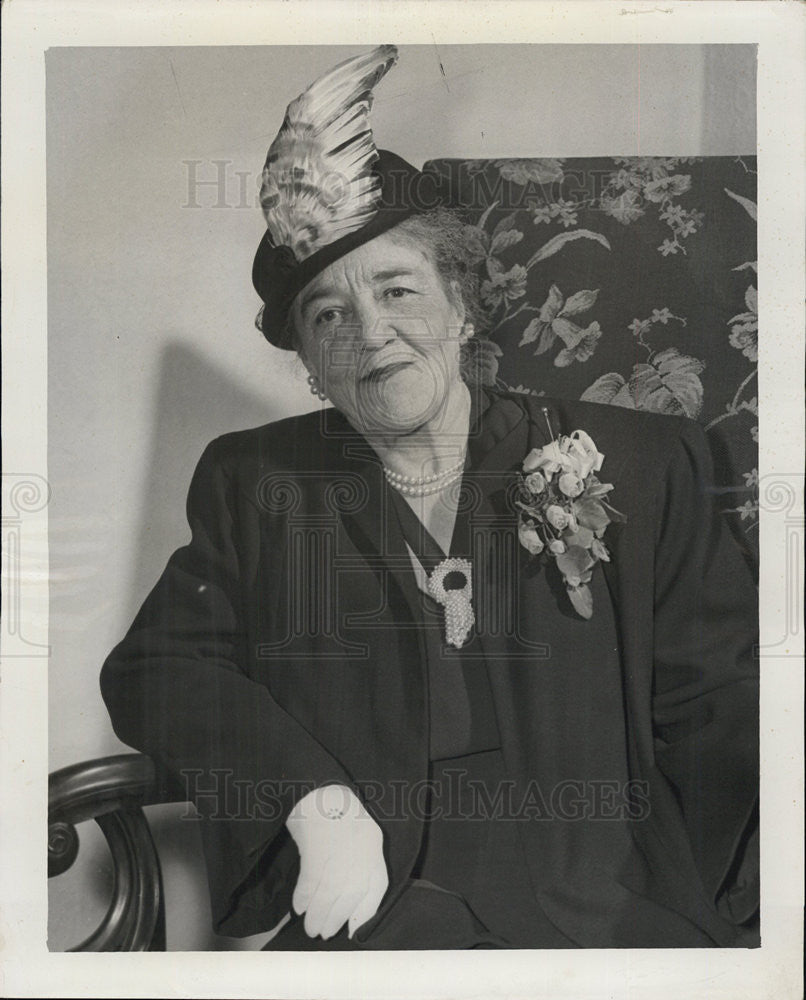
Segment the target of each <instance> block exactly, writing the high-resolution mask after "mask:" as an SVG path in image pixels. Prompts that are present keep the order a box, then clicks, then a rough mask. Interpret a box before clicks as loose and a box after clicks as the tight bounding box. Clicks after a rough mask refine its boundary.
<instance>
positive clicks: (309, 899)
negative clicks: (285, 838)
mask: <svg viewBox="0 0 806 1000" xmlns="http://www.w3.org/2000/svg"><path fill="white" fill-rule="evenodd" d="M286 826H287V827H288V831H289V833H290V834H291V836H292V837H293V838H294V841H295V843H296V845H297V849H298V850H299V856H300V871H299V878H298V879H297V885H296V888H295V890H294V896H293V898H292V901H291V905H292V906H293V907H294V910H295V912H297V913H304V914H305V923H304V926H305V933H306V934H307V935H308V936H309V937H316V935H317V934H321V935H322V938H323V939H324V940H327V939H328V938H330V937H332V936H333V935H334V934H336V933H337V932H338V931H339V930H340V929H341V928H342V926H343V925H344V923H345V921H349V926H348V930H349V936H350V937H351V938H352V936H353V933H354V932H355V930H356V929H357V928H358V927H360V926H361V925H362V924H363V923H366V921H367V920H369V919H370V917H372V916H374V915H375V913H376V912H377V910H378V907H379V906H380V904H381V900H382V899H383V896H384V893H385V892H386V890H387V888H388V886H389V876H388V875H387V872H386V862H385V861H384V857H383V833H382V831H381V828H380V827H379V826H378V824H377V823H376V822H375V820H374V819H373V818H372V817H371V816H370V814H369V813H368V812H367V811H366V809H365V808H364V806H363V805H362V804H361V800H360V799H359V798H358V797H357V796H356V795H355V793H354V792H353V791H352V790H351V789H349V788H347V787H346V786H345V785H325V786H324V787H323V788H315V789H314V790H313V791H312V792H309V793H308V794H307V795H305V796H304V797H303V798H301V799H300V800H299V802H297V804H296V805H295V806H294V808H293V809H292V810H291V813H290V814H289V816H288V819H287V820H286Z"/></svg>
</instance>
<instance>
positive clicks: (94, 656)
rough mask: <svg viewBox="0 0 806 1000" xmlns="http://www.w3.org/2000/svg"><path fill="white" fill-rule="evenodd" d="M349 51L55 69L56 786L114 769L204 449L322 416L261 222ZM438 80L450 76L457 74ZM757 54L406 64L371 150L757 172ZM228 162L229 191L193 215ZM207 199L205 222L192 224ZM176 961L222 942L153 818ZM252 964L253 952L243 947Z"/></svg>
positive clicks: (57, 933)
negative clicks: (717, 159) (116, 698)
mask: <svg viewBox="0 0 806 1000" xmlns="http://www.w3.org/2000/svg"><path fill="white" fill-rule="evenodd" d="M354 51H356V50H355V49H353V48H350V47H327V46H317V47H299V48H296V47H295V48H275V49H267V48H251V47H243V48H220V49H216V48H195V47H194V48H160V49H157V48H149V49H132V48H130V49H125V48H109V49H92V48H89V49H51V50H50V51H49V52H48V54H47V61H46V68H47V92H48V136H47V139H48V193H47V194H48V267H49V294H48V316H49V359H48V366H49V391H48V406H49V480H50V483H51V487H52V501H51V504H50V532H51V537H50V559H51V610H50V642H51V646H52V656H51V662H50V727H51V728H50V732H51V739H50V752H51V766H52V767H53V768H57V767H62V766H65V765H66V764H70V763H74V762H76V761H79V760H82V759H85V758H89V757H93V756H98V755H102V754H108V753H114V752H118V751H121V750H123V749H124V748H123V747H122V746H121V744H119V743H118V741H117V740H116V739H115V737H114V735H113V733H112V730H111V726H110V724H109V721H108V718H107V715H106V711H105V709H104V706H103V703H102V701H101V698H100V694H99V691H98V671H99V668H100V665H101V663H102V662H103V659H104V657H105V656H106V654H107V653H108V651H109V650H110V649H111V647H112V646H113V645H114V643H115V642H116V641H117V640H118V639H119V638H120V637H121V636H122V635H123V633H124V631H125V629H126V628H127V626H128V624H129V623H130V621H131V619H132V617H133V616H134V614H135V612H136V610H137V608H138V607H139V604H140V602H141V601H142V600H143V598H144V597H145V596H146V594H147V592H148V590H149V588H150V586H151V585H152V584H153V582H154V581H155V579H156V577H157V576H158V574H159V572H160V570H161V568H162V566H163V564H164V562H165V560H166V558H167V556H168V555H169V554H170V552H171V551H172V550H173V549H174V548H176V547H177V546H178V545H180V544H183V543H184V541H185V540H186V537H187V530H186V526H185V522H184V500H185V493H186V490H187V486H188V483H189V480H190V475H191V473H192V471H193V467H194V465H195V463H196V460H197V458H198V456H199V454H200V453H201V450H202V448H203V446H204V445H205V444H206V442H207V441H209V440H210V439H211V438H212V437H214V436H215V435H217V434H220V433H222V432H224V431H228V430H233V429H237V428H240V427H246V426H250V425H253V424H257V423H262V422H264V421H267V420H272V419H275V418H278V417H280V416H284V415H287V414H288V413H291V412H301V411H302V410H304V409H307V408H310V406H311V396H310V395H309V394H308V392H307V386H306V384H305V381H304V378H303V377H302V375H301V374H300V372H299V370H298V369H297V367H296V366H295V364H294V363H293V361H292V360H290V359H289V358H288V357H287V356H286V355H285V354H283V353H282V352H278V351H275V350H274V349H272V348H270V347H268V346H267V345H266V344H265V342H264V341H263V340H262V338H261V337H260V335H259V334H258V333H257V331H256V330H255V329H254V326H253V319H254V315H255V312H256V310H257V306H258V304H259V303H258V301H257V298H256V296H255V293H254V292H253V290H252V287H251V281H250V273H251V262H252V256H253V253H254V249H255V247H256V245H257V242H258V240H259V238H260V236H261V233H262V227H261V222H262V219H261V216H260V212H259V210H257V209H256V208H255V207H254V204H247V205H244V204H239V203H240V202H241V201H242V199H241V197H240V192H239V184H240V183H241V182H240V180H239V178H238V176H237V172H238V171H240V172H245V174H246V176H245V178H244V180H245V183H246V190H247V191H248V194H249V199H247V200H248V201H253V199H254V193H255V183H256V178H257V175H258V174H259V170H260V168H261V166H262V163H263V158H264V156H265V152H266V149H267V147H268V145H269V143H270V142H271V140H272V138H273V137H274V135H275V133H276V131H277V129H278V127H279V125H280V122H281V120H282V117H283V113H284V110H285V106H286V104H287V103H288V101H289V100H290V99H292V98H293V97H294V96H296V94H297V93H299V92H300V91H301V90H302V89H304V87H305V86H307V84H308V83H309V82H310V81H311V80H312V79H314V78H315V77H316V76H317V75H319V74H320V73H321V72H323V71H324V70H325V69H327V68H329V67H330V66H332V65H333V64H335V63H336V62H338V61H340V60H341V59H343V58H346V57H347V56H349V55H352V54H353V53H354ZM440 62H441V64H442V68H443V69H444V75H443V72H442V71H441V69H440ZM754 87H755V49H754V48H753V47H750V46H680V45H674V46H671V45H670V46H641V47H638V46H624V45H613V46H608V45H599V46H575V45H557V46H528V45H523V46H521V45H509V46H500V45H489V46H479V45H474V46H439V48H438V49H437V48H436V47H434V46H411V47H403V48H401V52H400V61H399V63H398V65H397V66H396V67H395V69H394V70H393V71H392V72H391V73H390V75H389V76H388V77H387V78H386V79H385V80H384V81H383V83H382V84H381V85H380V86H379V88H378V92H377V97H376V103H375V108H374V112H373V122H374V130H375V135H376V141H377V142H378V144H379V145H381V146H385V147H388V148H390V149H393V150H395V151H396V152H398V153H399V154H401V155H403V156H404V157H405V158H406V159H408V160H410V161H412V162H413V163H415V164H417V165H420V164H421V163H422V162H423V161H424V160H425V159H428V158H430V157H434V156H456V157H465V156H470V157H487V156H585V155H653V154H656V155H661V154H665V155H677V156H694V155H708V154H713V155H717V154H719V155H727V154H752V153H753V152H754V151H755V110H754ZM186 160H196V161H200V165H199V166H198V168H197V176H198V178H199V179H210V178H214V177H215V176H216V169H217V168H216V167H215V166H214V165H213V161H215V160H225V161H227V167H226V175H225V176H226V178H227V189H226V192H225V198H224V199H223V200H224V203H225V204H224V207H219V208H215V207H213V205H214V204H215V202H216V200H217V192H216V190H215V189H214V188H211V187H202V188H199V189H198V190H197V192H196V195H195V199H194V198H191V199H189V191H188V167H187V166H186V165H185V164H184V163H183V161H186ZM189 200H191V201H193V200H195V202H196V203H197V204H198V205H199V206H201V207H198V208H190V207H187V205H188V203H189ZM154 825H155V828H156V830H157V834H158V839H159V845H160V850H161V852H162V854H163V859H164V862H165V865H164V867H165V879H166V891H167V894H168V925H169V947H171V948H174V949H193V948H214V947H232V946H234V942H231V941H225V940H220V939H219V940H218V941H216V940H215V939H213V937H212V935H210V933H209V930H208V927H209V910H208V904H207V899H206V888H205V883H204V874H203V870H202V868H201V867H200V862H199V854H198V844H197V842H196V837H197V832H196V829H195V827H194V826H193V825H192V824H188V823H179V822H178V820H177V819H176V810H171V809H167V810H166V809H163V810H161V811H160V813H159V816H158V817H157V818H156V819H155V823H154ZM106 892H108V866H107V864H106V860H105V854H104V850H103V846H102V844H101V843H100V841H99V838H98V837H97V836H95V835H94V833H93V831H92V829H91V828H89V829H88V831H87V844H86V845H85V850H84V852H83V853H82V855H81V856H80V859H79V867H78V868H77V870H76V871H75V872H71V873H70V874H68V875H66V876H63V877H62V878H61V879H58V880H56V881H54V883H53V884H52V887H51V939H50V946H51V948H54V949H61V948H64V947H69V946H70V945H72V944H74V943H76V942H77V940H78V939H79V938H80V937H81V936H82V934H83V933H85V932H89V930H90V929H92V926H93V921H94V920H97V919H98V918H99V917H100V915H101V913H102V912H103V901H104V899H105V893H106ZM246 944H247V946H255V944H256V942H254V941H252V942H246Z"/></svg>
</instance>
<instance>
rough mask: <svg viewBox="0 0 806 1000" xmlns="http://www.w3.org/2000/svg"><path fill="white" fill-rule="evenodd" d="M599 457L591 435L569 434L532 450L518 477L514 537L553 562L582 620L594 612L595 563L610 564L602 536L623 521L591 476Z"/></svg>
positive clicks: (605, 485)
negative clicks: (614, 523)
mask: <svg viewBox="0 0 806 1000" xmlns="http://www.w3.org/2000/svg"><path fill="white" fill-rule="evenodd" d="M603 461H604V455H602V453H601V452H599V451H597V449H596V445H595V444H594V443H593V441H592V439H591V437H590V435H588V434H586V433H585V431H580V430H577V431H574V432H573V434H571V435H569V436H566V435H560V436H559V437H558V438H556V439H555V440H554V441H551V442H550V443H549V444H547V445H544V446H543V447H542V448H533V449H532V450H531V451H530V452H529V454H528V455H527V456H526V458H525V460H524V463H523V471H522V472H521V473H519V476H518V478H519V487H520V488H519V490H518V496H517V499H516V501H515V503H516V505H517V507H518V516H519V523H518V538H519V540H520V543H521V545H523V547H524V548H525V549H527V550H528V551H529V552H530V553H531V554H532V555H533V556H540V555H542V556H543V557H544V558H546V559H553V560H554V561H555V562H556V564H557V567H558V569H559V570H560V572H561V573H562V577H563V582H564V583H565V588H566V590H567V591H568V597H569V598H570V600H571V603H572V604H573V606H574V608H575V609H576V611H577V612H578V613H579V614H580V615H581V616H582V617H583V618H590V617H591V615H592V614H593V596H592V594H591V592H590V588H589V587H588V584H589V583H590V580H591V577H592V575H593V569H594V567H595V566H596V563H597V562H599V560H600V559H602V560H604V561H605V562H610V553H609V552H608V550H607V546H606V545H605V544H604V542H603V541H602V537H603V535H604V533H605V530H606V529H607V526H608V524H610V523H611V522H614V521H615V522H623V521H626V518H625V517H624V515H623V514H620V513H619V512H618V511H617V510H615V509H614V508H613V507H611V506H610V504H609V503H607V501H606V500H605V499H604V497H605V496H606V495H607V494H608V493H609V492H610V491H611V490H612V489H613V484H612V483H603V482H601V481H600V480H599V479H598V477H597V476H596V473H597V472H598V471H599V470H600V469H601V467H602V462H603Z"/></svg>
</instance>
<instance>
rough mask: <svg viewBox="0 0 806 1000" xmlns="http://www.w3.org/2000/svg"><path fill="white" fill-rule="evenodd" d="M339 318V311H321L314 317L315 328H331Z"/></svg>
mask: <svg viewBox="0 0 806 1000" xmlns="http://www.w3.org/2000/svg"><path fill="white" fill-rule="evenodd" d="M340 317H341V309H323V310H322V311H321V312H320V313H319V315H318V316H317V317H316V325H317V326H331V325H332V324H333V323H337V322H338V321H339V318H340Z"/></svg>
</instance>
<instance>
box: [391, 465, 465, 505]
mask: <svg viewBox="0 0 806 1000" xmlns="http://www.w3.org/2000/svg"><path fill="white" fill-rule="evenodd" d="M464 464H465V460H464V458H462V459H461V460H460V461H458V462H457V463H456V465H452V466H451V467H450V468H449V469H443V470H442V472H436V473H434V475H432V476H402V475H401V474H400V473H399V472H393V471H392V470H391V469H390V468H388V467H387V466H385V465H384V467H383V474H384V476H386V481H387V482H388V483H389V485H390V486H392V487H394V489H396V490H397V491H398V492H399V493H404V494H406V495H407V496H414V497H425V496H430V495H431V494H433V493H439V492H440V491H441V490H444V489H445V488H446V487H447V486H450V484H451V483H455V482H456V480H457V479H460V478H461V476H462V471H463V469H464Z"/></svg>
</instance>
